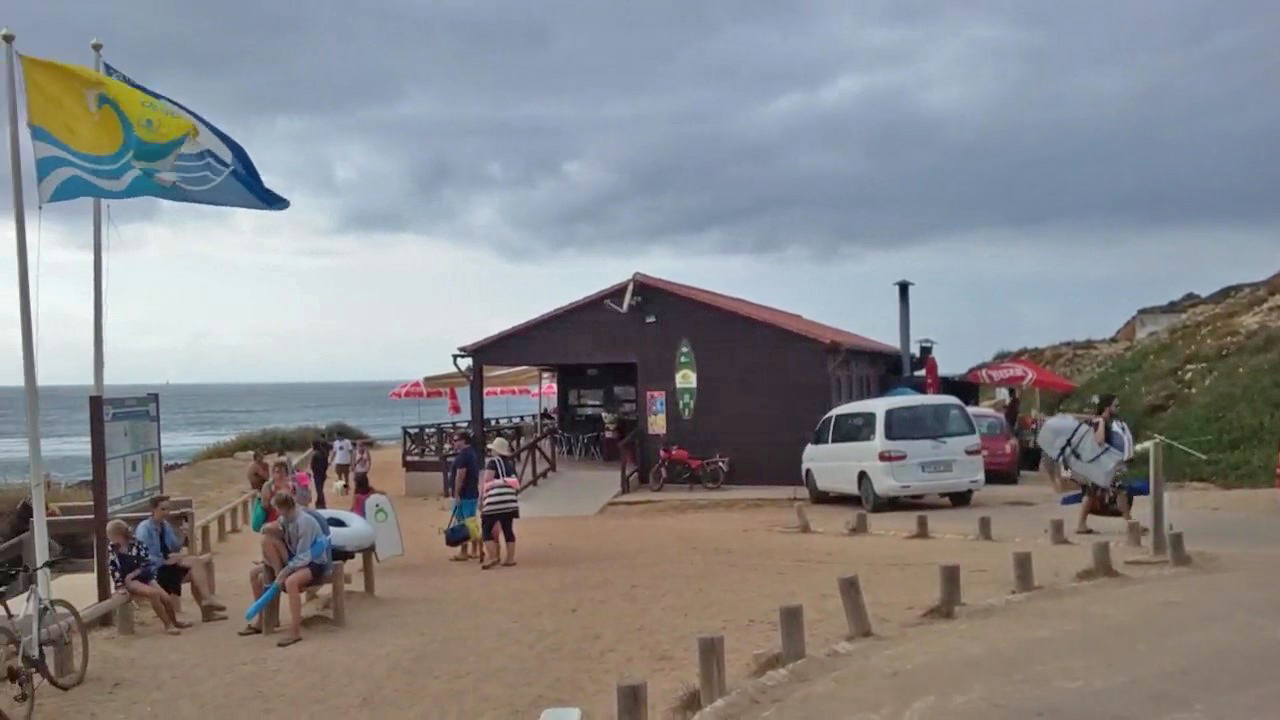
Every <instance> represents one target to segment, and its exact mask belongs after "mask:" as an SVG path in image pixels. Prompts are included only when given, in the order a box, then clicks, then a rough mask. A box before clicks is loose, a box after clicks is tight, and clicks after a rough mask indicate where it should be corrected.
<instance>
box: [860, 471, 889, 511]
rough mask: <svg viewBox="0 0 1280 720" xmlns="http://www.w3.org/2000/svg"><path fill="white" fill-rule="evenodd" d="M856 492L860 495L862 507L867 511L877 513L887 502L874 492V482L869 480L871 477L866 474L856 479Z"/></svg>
mask: <svg viewBox="0 0 1280 720" xmlns="http://www.w3.org/2000/svg"><path fill="white" fill-rule="evenodd" d="M858 494H859V495H861V496H862V509H863V510H866V511H867V512H869V513H878V512H880V511H881V510H884V508H885V506H886V505H888V504H889V503H888V501H887V500H885V499H884V498H882V497H880V496H879V495H877V494H876V486H875V483H873V482H871V478H869V477H867V476H866V475H863V476H862V479H861V480H859V481H858Z"/></svg>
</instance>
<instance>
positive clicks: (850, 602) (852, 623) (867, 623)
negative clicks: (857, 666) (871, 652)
mask: <svg viewBox="0 0 1280 720" xmlns="http://www.w3.org/2000/svg"><path fill="white" fill-rule="evenodd" d="M836 587H837V588H839V589H840V602H841V603H843V604H844V619H845V622H846V623H848V625H849V637H850V638H864V637H871V616H870V615H869V614H868V613H867V603H866V600H865V599H864V598H863V597H862V581H861V580H859V579H858V576H857V575H848V576H845V577H842V578H839V579H838V580H836Z"/></svg>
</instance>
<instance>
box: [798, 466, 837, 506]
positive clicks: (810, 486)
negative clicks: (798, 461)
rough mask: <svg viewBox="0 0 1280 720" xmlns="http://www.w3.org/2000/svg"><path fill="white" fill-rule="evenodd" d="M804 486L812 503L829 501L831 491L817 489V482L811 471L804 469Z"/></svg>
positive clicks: (818, 503) (817, 503)
mask: <svg viewBox="0 0 1280 720" xmlns="http://www.w3.org/2000/svg"><path fill="white" fill-rule="evenodd" d="M804 487H805V489H806V490H808V491H809V502H811V503H813V504H814V505H820V504H822V503H825V502H831V493H825V492H822V491H821V490H819V489H818V483H817V482H816V481H815V480H814V479H813V473H812V472H811V471H807V470H806V471H805V473H804Z"/></svg>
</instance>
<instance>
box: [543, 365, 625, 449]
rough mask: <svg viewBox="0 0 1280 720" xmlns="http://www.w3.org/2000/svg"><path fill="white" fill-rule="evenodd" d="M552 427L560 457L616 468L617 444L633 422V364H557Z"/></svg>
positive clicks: (618, 447)
mask: <svg viewBox="0 0 1280 720" xmlns="http://www.w3.org/2000/svg"><path fill="white" fill-rule="evenodd" d="M556 379H557V385H558V387H559V393H558V395H559V397H558V398H557V412H556V422H557V424H558V425H559V427H560V438H561V440H560V443H561V446H560V452H561V454H562V455H564V456H567V457H569V458H573V459H576V460H582V461H589V462H600V463H609V464H613V465H616V464H617V463H619V462H620V461H621V459H622V448H621V447H620V443H621V440H622V439H623V438H625V437H627V435H628V434H630V433H631V431H632V430H634V429H635V428H636V424H637V423H638V422H639V418H640V413H639V404H638V402H637V399H636V365H635V363H614V364H606V365H560V366H558V367H556Z"/></svg>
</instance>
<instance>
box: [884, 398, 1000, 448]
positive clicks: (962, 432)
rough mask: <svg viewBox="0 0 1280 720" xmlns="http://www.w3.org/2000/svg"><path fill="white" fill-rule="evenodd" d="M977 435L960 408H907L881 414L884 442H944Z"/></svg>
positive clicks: (966, 414)
mask: <svg viewBox="0 0 1280 720" xmlns="http://www.w3.org/2000/svg"><path fill="white" fill-rule="evenodd" d="M976 433H977V430H976V429H974V427H973V419H972V418H970V417H969V413H968V411H967V410H965V409H964V406H962V405H952V404H946V405H908V406H907V407H898V408H893V409H892V410H888V411H887V412H885V414H884V436H885V439H886V440H943V439H945V438H952V437H964V436H966V435H974V434H976Z"/></svg>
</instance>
